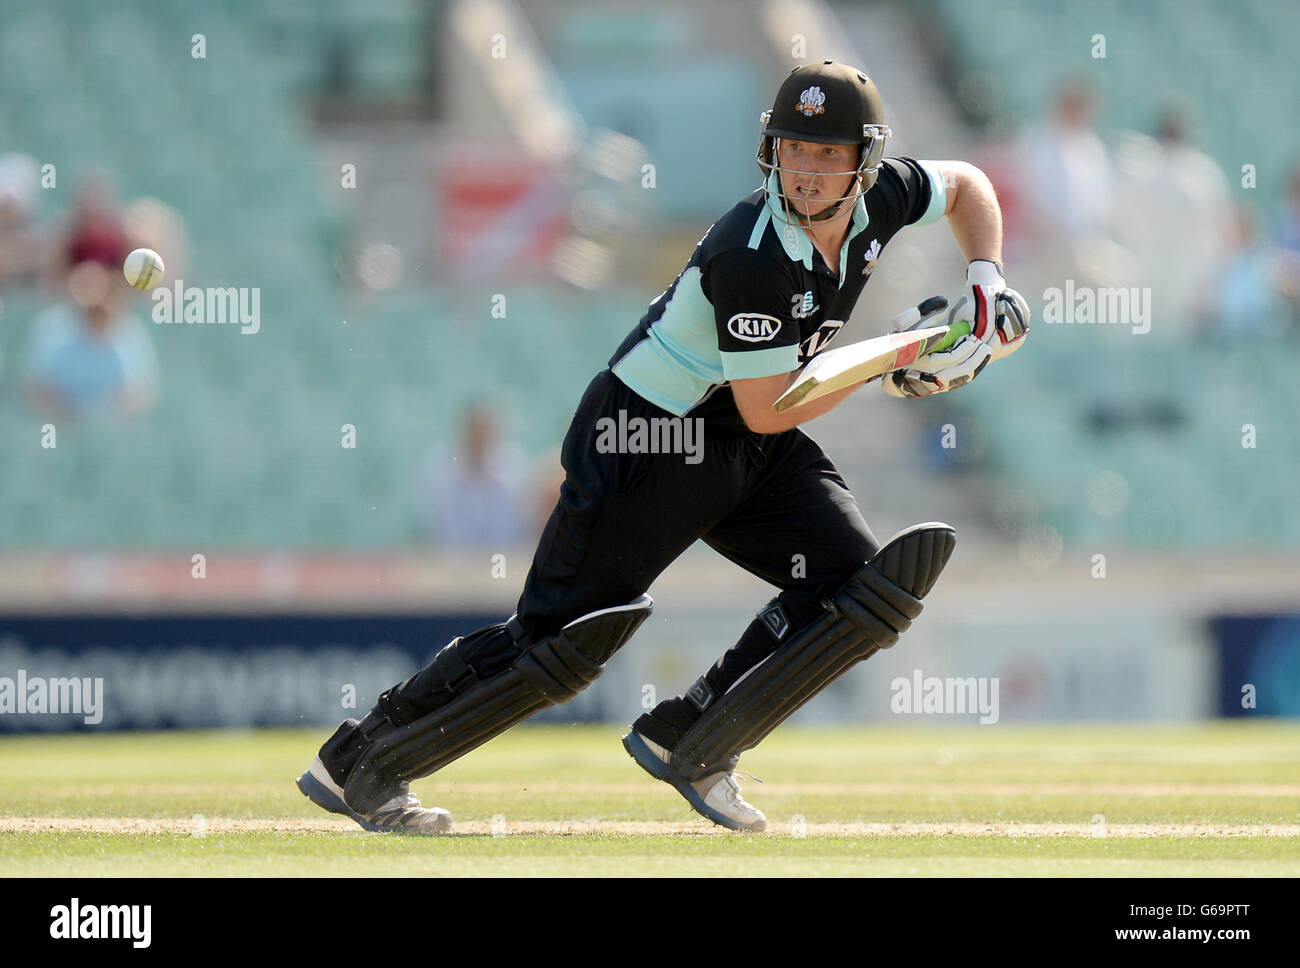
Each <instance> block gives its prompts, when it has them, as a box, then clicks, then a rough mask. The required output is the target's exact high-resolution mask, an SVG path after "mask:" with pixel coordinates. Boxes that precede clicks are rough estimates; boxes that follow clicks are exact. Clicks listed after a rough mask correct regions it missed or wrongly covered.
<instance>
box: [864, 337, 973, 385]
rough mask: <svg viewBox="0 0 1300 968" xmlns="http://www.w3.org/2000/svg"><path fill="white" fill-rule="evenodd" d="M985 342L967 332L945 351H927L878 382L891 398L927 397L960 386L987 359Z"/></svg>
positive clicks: (971, 376) (968, 379)
mask: <svg viewBox="0 0 1300 968" xmlns="http://www.w3.org/2000/svg"><path fill="white" fill-rule="evenodd" d="M991 355H992V354H991V351H990V349H989V347H988V345H987V344H986V343H984V342H982V341H981V340H977V339H976V338H975V337H974V336H971V335H970V334H967V335H965V336H963V337H962V338H961V339H959V340H958V341H957V342H956V343H954V344H953V345H952V346H950V347H948V348H947V349H946V350H941V351H939V352H935V353H927V354H926V355H925V356H922V357H921V358H920V359H918V360H916V361H915V362H913V363H912V364H911V365H910V366H908V367H907V368H906V369H903V370H894V371H893V372H892V373H886V374H885V378H884V379H883V380H882V381H881V386H883V387H884V388H885V392H886V393H888V394H889V395H890V396H893V397H928V396H930V394H932V393H946V392H947V391H949V390H955V389H956V388H957V387H959V386H964V385H965V384H967V383H969V382H970V381H971V380H973V379H975V378H976V377H977V376H979V375H980V371H981V370H982V369H984V367H985V366H987V365H988V362H989V360H990V358H991Z"/></svg>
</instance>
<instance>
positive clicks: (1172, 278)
mask: <svg viewBox="0 0 1300 968" xmlns="http://www.w3.org/2000/svg"><path fill="white" fill-rule="evenodd" d="M1157 130H1158V133H1159V137H1158V138H1157V139H1152V138H1148V137H1145V136H1143V135H1137V134H1130V135H1128V136H1127V138H1126V139H1125V141H1124V142H1123V144H1122V146H1121V148H1120V150H1119V151H1117V153H1116V164H1117V169H1118V173H1119V176H1118V180H1117V192H1116V202H1117V205H1116V212H1117V219H1116V230H1117V234H1118V237H1119V240H1120V241H1121V242H1122V243H1123V244H1124V245H1125V247H1126V248H1127V249H1128V250H1129V252H1130V255H1131V259H1132V263H1131V265H1132V273H1131V276H1130V278H1128V279H1126V280H1124V281H1123V284H1125V285H1129V286H1142V287H1150V289H1151V305H1152V315H1153V317H1154V318H1153V323H1152V327H1151V333H1152V335H1153V336H1156V337H1170V336H1179V335H1185V334H1186V333H1187V331H1188V326H1189V324H1190V323H1191V322H1192V320H1193V318H1194V317H1195V316H1196V315H1197V310H1198V309H1200V308H1201V306H1202V305H1203V301H1204V300H1205V299H1207V298H1210V296H1211V294H1210V293H1209V288H1208V287H1209V284H1210V281H1211V280H1212V279H1213V278H1214V276H1215V274H1216V272H1217V271H1218V268H1219V266H1220V265H1222V263H1223V261H1224V259H1225V257H1226V255H1227V238H1228V236H1229V234H1230V232H1231V231H1232V229H1231V227H1230V225H1229V222H1230V220H1231V217H1232V215H1231V207H1230V203H1229V196H1228V180H1227V178H1226V177H1225V176H1224V174H1223V171H1222V170H1221V169H1220V168H1219V166H1218V165H1217V164H1216V163H1215V162H1214V160H1213V159H1212V158H1210V156H1209V155H1207V154H1205V153H1204V152H1202V151H1201V150H1199V149H1198V148H1196V147H1195V146H1194V145H1192V144H1191V142H1190V140H1189V139H1190V135H1189V131H1188V127H1187V123H1186V121H1185V120H1184V118H1183V117H1182V116H1181V115H1180V114H1178V113H1177V112H1175V111H1166V113H1165V114H1164V115H1163V116H1162V117H1161V118H1160V120H1159V123H1158V125H1157Z"/></svg>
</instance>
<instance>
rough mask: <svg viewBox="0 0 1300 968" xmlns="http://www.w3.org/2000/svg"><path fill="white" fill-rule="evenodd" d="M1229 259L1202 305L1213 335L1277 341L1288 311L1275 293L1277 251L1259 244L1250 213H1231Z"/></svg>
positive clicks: (1278, 265)
mask: <svg viewBox="0 0 1300 968" xmlns="http://www.w3.org/2000/svg"><path fill="white" fill-rule="evenodd" d="M1230 224H1231V228H1230V232H1229V235H1228V244H1229V246H1230V249H1229V252H1228V256H1227V258H1226V259H1225V261H1224V263H1223V265H1222V266H1221V267H1220V268H1219V271H1218V273H1217V274H1216V276H1215V278H1214V280H1213V285H1212V286H1211V287H1210V297H1209V299H1208V300H1207V302H1206V305H1205V306H1204V311H1205V313H1206V314H1207V316H1208V319H1207V323H1208V325H1209V327H1211V328H1212V331H1215V330H1217V332H1218V333H1220V334H1221V335H1223V336H1265V337H1267V336H1278V335H1281V334H1282V333H1283V332H1285V331H1286V330H1288V328H1289V324H1290V318H1289V317H1290V311H1289V309H1288V307H1287V305H1286V302H1285V301H1284V300H1283V298H1282V294H1281V293H1280V292H1279V289H1278V280H1279V270H1280V268H1281V258H1280V253H1279V251H1278V250H1277V249H1276V248H1275V247H1274V246H1272V245H1270V244H1269V243H1267V242H1263V241H1261V239H1260V233H1259V225H1258V218H1257V217H1256V215H1255V212H1254V209H1252V208H1250V207H1249V206H1247V205H1244V204H1243V205H1238V206H1236V207H1235V208H1234V210H1233V217H1232V221H1231V223H1230Z"/></svg>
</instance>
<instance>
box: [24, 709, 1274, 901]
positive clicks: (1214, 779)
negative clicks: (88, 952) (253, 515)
mask: <svg viewBox="0 0 1300 968" xmlns="http://www.w3.org/2000/svg"><path fill="white" fill-rule="evenodd" d="M621 732H622V728H620V727H616V726H574V727H522V728H520V729H516V730H514V731H512V732H511V733H509V734H507V735H506V736H503V737H500V738H499V739H497V740H495V741H494V742H492V743H491V744H489V745H488V746H485V747H483V748H482V749H480V750H478V751H476V752H475V753H473V754H471V755H470V756H468V757H466V758H465V759H463V760H461V761H459V762H458V763H456V764H454V765H452V766H451V767H448V768H447V769H445V770H443V771H442V772H441V773H439V774H437V775H435V776H433V777H430V778H429V779H427V780H423V781H420V782H418V783H416V784H414V789H415V792H417V793H418V794H419V795H420V797H421V799H422V800H423V801H424V802H425V804H427V805H437V806H442V807H446V808H447V809H449V810H450V811H451V812H452V814H453V815H454V817H455V819H456V826H455V828H454V831H453V833H452V834H450V835H446V836H442V837H401V836H391V835H376V834H367V833H365V832H363V831H361V830H360V828H357V827H356V826H355V825H353V824H351V822H350V821H347V820H345V819H343V818H338V817H335V816H333V815H331V814H327V813H325V812H323V811H321V810H319V809H318V808H316V807H315V806H313V805H312V804H311V803H310V802H309V801H307V800H306V799H305V798H303V797H302V796H301V794H299V793H298V791H297V788H296V787H295V786H294V785H293V782H292V781H293V779H294V777H296V776H297V775H298V773H300V772H301V771H302V769H303V768H304V767H305V766H306V765H307V763H308V762H309V761H310V759H311V756H312V755H313V754H314V752H315V749H316V747H317V746H318V745H319V743H320V742H321V741H322V740H323V739H324V738H325V736H326V735H327V733H328V730H319V729H318V730H311V731H301V730H292V731H289V730H265V731H257V732H240V733H230V732H199V733H149V734H144V733H124V734H103V735H77V736H30V737H22V738H5V739H3V740H0V874H5V875H65V876H69V875H70V876H88V875H89V876H93V875H116V876H128V875H146V876H147V875H173V876H174V875H215V876H223V875H259V874H267V875H270V874H276V875H351V874H361V873H364V874H394V875H412V874H420V875H456V876H466V875H503V874H508V875H509V874H513V875H534V874H548V875H593V874H595V875H662V874H666V875H710V874H721V875H731V876H735V875H747V874H752V875H787V874H788V875H810V876H831V875H868V876H900V875H931V876H933V875H984V876H987V875H1013V876H1014V875H1036V876H1044V875H1049V876H1050V875H1068V876H1080V875H1082V876H1123V877H1132V876H1148V875H1156V876H1181V875H1202V876H1260V875H1269V876H1279V875H1281V876H1296V875H1300V732H1298V731H1297V729H1296V727H1295V726H1294V725H1291V724H1288V723H1285V722H1284V723H1281V724H1268V723H1263V724H1261V723H1250V722H1243V723H1223V724H1210V725H1204V726H1194V727H1177V728H1173V727H1151V726H1138V727H1127V726H1104V727H1052V728H1042V727H1017V726H1007V725H1001V726H997V727H992V728H988V727H983V728H981V727H964V728H947V727H945V728H924V727H905V728H900V727H893V726H891V727H888V728H880V727H876V728H860V729H794V728H790V729H784V730H782V731H780V732H779V733H778V734H776V735H774V736H773V737H771V738H770V739H769V740H768V741H767V742H766V743H764V745H763V747H762V748H761V749H759V750H756V751H753V752H751V753H749V754H747V755H746V757H745V760H744V764H743V765H744V767H745V768H746V769H748V770H750V771H752V772H754V773H756V774H758V775H759V776H760V777H762V778H763V779H764V780H766V782H765V783H762V784H759V783H755V782H754V781H753V780H746V779H744V778H742V785H743V788H744V790H745V794H746V797H747V798H748V799H750V800H751V802H753V803H755V804H756V805H757V806H759V807H760V808H762V809H763V810H764V811H765V812H766V814H767V816H768V820H769V822H771V824H772V829H771V830H770V831H769V832H768V833H767V834H736V833H731V832H728V831H725V830H722V829H721V828H718V827H715V826H713V825H712V824H710V823H708V822H707V821H705V820H703V819H700V818H697V817H696V815H695V814H694V813H692V812H691V811H690V810H689V808H687V806H686V804H685V802H684V801H682V800H681V799H680V798H679V797H678V796H677V794H676V793H675V792H673V791H672V790H671V789H670V788H669V787H667V786H665V785H663V784H661V783H657V782H655V781H653V780H651V779H650V778H649V777H648V776H646V775H645V774H644V773H642V772H641V770H640V769H639V768H638V767H637V766H636V765H635V764H634V763H633V762H632V761H631V760H630V759H629V758H628V757H627V755H626V754H625V753H624V752H623V749H622V746H621V745H620V744H619V736H620V734H621ZM196 815H199V816H197V817H196ZM1101 818H1104V820H1103V819H1101Z"/></svg>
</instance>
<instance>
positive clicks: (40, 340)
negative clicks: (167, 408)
mask: <svg viewBox="0 0 1300 968" xmlns="http://www.w3.org/2000/svg"><path fill="white" fill-rule="evenodd" d="M115 274H116V269H115V268H114V269H112V270H110V269H107V268H105V267H104V266H101V265H99V264H98V263H97V262H86V263H83V264H81V265H79V266H78V267H77V268H76V269H74V270H73V271H72V272H71V273H70V274H69V276H68V293H69V296H70V297H71V298H70V301H68V302H64V303H60V304H59V305H56V306H54V307H53V308H51V309H48V310H46V311H45V312H44V313H42V314H41V315H40V316H38V317H37V319H36V322H35V323H34V324H33V326H32V333H31V336H30V337H29V339H28V343H27V348H26V351H25V355H24V360H23V384H24V388H25V390H26V392H27V395H28V397H29V398H30V399H31V400H32V402H33V403H34V404H35V405H36V406H37V407H38V408H40V409H41V410H43V411H45V412H46V413H48V414H50V415H52V416H61V417H66V416H71V417H91V416H97V415H102V414H115V413H139V412H143V411H144V410H147V409H148V408H149V407H150V406H151V405H152V404H153V402H154V399H155V398H156V396H157V392H158V358H157V356H156V355H155V353H154V348H153V343H152V341H151V340H150V338H149V334H148V331H147V330H146V329H145V327H144V325H143V324H142V323H141V322H140V321H139V320H138V319H136V318H134V317H133V316H131V315H129V314H127V313H125V312H123V311H122V308H121V300H122V295H123V293H124V292H126V291H128V290H127V286H126V284H125V282H123V281H122V280H120V279H118V278H116V276H115Z"/></svg>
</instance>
